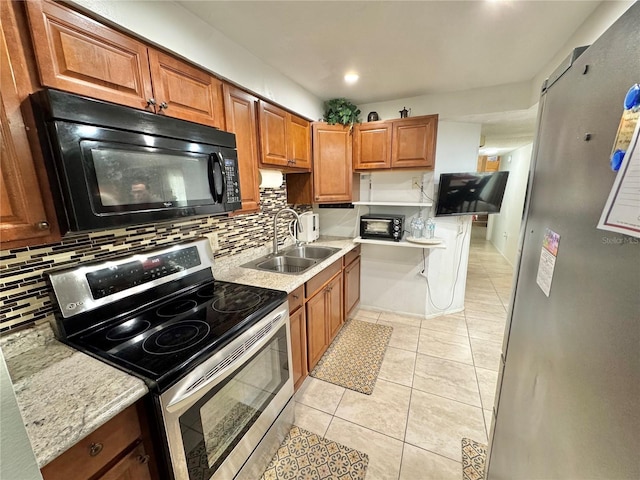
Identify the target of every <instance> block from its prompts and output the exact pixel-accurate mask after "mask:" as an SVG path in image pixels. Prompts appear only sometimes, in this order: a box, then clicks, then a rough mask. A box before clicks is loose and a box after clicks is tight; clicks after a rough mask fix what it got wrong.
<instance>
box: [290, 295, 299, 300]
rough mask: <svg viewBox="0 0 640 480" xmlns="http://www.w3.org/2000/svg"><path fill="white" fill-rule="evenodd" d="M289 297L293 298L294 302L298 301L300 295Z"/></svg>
mask: <svg viewBox="0 0 640 480" xmlns="http://www.w3.org/2000/svg"><path fill="white" fill-rule="evenodd" d="M291 296H292V297H293V298H294V300H298V299H299V298H300V295H291Z"/></svg>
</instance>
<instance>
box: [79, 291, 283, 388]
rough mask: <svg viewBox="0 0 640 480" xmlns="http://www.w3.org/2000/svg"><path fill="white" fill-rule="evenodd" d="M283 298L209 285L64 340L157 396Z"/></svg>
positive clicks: (258, 292)
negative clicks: (138, 379)
mask: <svg viewBox="0 0 640 480" xmlns="http://www.w3.org/2000/svg"><path fill="white" fill-rule="evenodd" d="M286 298H287V294H286V293H285V292H282V291H278V290H269V289H265V288H259V287H252V286H249V285H240V284H236V283H228V282H219V281H210V282H207V283H204V284H202V285H200V286H199V287H197V288H193V289H191V290H189V291H187V292H185V293H183V294H181V295H179V296H177V297H174V298H172V299H170V300H167V301H159V302H157V303H156V304H154V305H153V306H150V307H149V308H147V309H146V310H144V311H143V312H141V313H138V314H137V315H135V316H130V317H125V318H122V319H120V320H119V321H117V322H116V323H109V324H108V325H106V326H102V327H100V328H99V329H97V330H93V331H90V332H84V333H82V334H80V335H77V336H76V337H75V338H69V339H68V340H70V341H71V342H72V343H74V344H76V345H77V346H79V347H80V348H83V349H86V350H88V351H90V352H92V353H94V354H97V355H99V356H100V357H102V358H104V359H106V360H108V361H109V362H111V363H113V364H115V365H117V366H120V367H122V368H124V369H125V370H129V371H131V372H132V373H135V374H137V375H138V376H141V377H143V378H144V379H145V380H147V383H149V385H150V387H152V388H156V389H159V390H160V391H162V390H163V389H165V388H168V387H169V386H170V385H171V384H172V383H173V382H174V381H175V380H176V379H178V378H179V377H180V375H181V372H184V371H185V370H186V369H190V368H193V367H194V366H196V365H197V364H199V363H200V361H202V360H204V359H205V358H206V357H208V356H210V355H211V353H212V352H214V351H215V350H216V349H218V348H221V347H222V346H224V345H225V344H227V343H228V342H229V341H230V340H232V339H233V338H235V336H236V335H237V334H239V333H241V332H242V331H243V330H245V329H247V328H249V327H250V326H251V325H253V324H254V323H255V322H256V321H258V320H260V319H261V318H262V317H264V316H265V315H266V314H267V313H269V312H270V311H271V310H273V309H274V308H276V307H277V306H278V305H280V304H281V303H282V302H283V301H285V300H286Z"/></svg>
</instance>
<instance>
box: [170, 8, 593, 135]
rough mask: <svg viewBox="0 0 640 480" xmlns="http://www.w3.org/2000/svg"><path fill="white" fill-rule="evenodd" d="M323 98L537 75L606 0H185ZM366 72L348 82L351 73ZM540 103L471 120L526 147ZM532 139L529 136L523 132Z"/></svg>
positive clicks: (461, 86) (402, 93)
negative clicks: (524, 108)
mask: <svg viewBox="0 0 640 480" xmlns="http://www.w3.org/2000/svg"><path fill="white" fill-rule="evenodd" d="M178 3H180V4H181V5H183V6H184V8H186V9H188V10H189V11H191V12H192V13H194V14H195V15H197V16H198V17H200V18H201V19H202V20H204V21H205V22H207V23H209V24H210V25H211V26H213V27H215V28H216V29H218V30H219V31H221V32H222V33H224V34H225V35H226V36H227V37H229V38H230V39H232V40H233V41H234V42H236V43H238V44H239V45H241V46H243V47H244V48H246V49H247V50H248V51H250V52H251V53H253V54H254V55H255V56H256V57H258V58H260V59H261V60H262V61H264V62H265V63H267V64H269V65H271V66H272V67H274V68H275V69H276V70H278V71H280V72H281V73H283V74H284V75H286V76H287V77H289V78H291V79H292V80H294V81H295V82H297V83H298V84H300V85H301V86H302V87H304V88H305V89H306V90H308V91H309V92H311V93H312V94H314V95H316V96H317V97H319V98H320V99H322V100H327V99H330V98H336V97H347V98H349V99H350V100H351V101H353V102H354V103H356V104H359V105H360V104H365V103H373V102H379V101H386V100H394V99H400V98H407V97H414V96H420V95H437V94H439V93H450V92H460V91H465V90H469V89H477V88H483V87H492V86H498V85H505V84H511V83H518V82H528V81H531V80H532V79H533V78H534V77H535V76H536V74H538V73H539V72H540V71H541V70H542V69H543V68H544V67H545V66H546V65H547V64H548V63H549V61H551V60H552V58H553V57H554V55H555V54H556V53H557V52H558V51H559V50H560V49H561V47H562V46H563V45H564V44H565V43H566V42H567V41H568V40H569V38H570V37H571V35H572V34H573V33H574V31H575V30H576V29H577V28H578V27H579V26H580V25H581V24H582V23H583V22H584V21H585V19H586V18H587V17H588V16H589V15H590V14H591V13H592V12H593V10H594V9H595V8H596V7H597V6H598V5H599V4H600V3H601V2H599V1H597V2H594V1H524V0H494V1H487V0H475V1H471V0H469V1H179V2H178ZM350 71H355V72H357V73H358V74H359V75H360V80H359V81H358V82H357V83H356V84H355V85H346V84H345V82H344V80H343V77H344V75H345V73H347V72H350ZM535 116H536V109H535V108H533V109H529V110H523V111H519V112H505V113H504V114H492V115H489V116H480V117H476V118H471V117H464V118H465V120H466V121H478V122H479V123H482V124H483V135H485V136H486V138H487V145H489V144H492V146H494V145H495V146H498V145H497V144H498V143H501V142H502V144H504V145H506V144H508V143H509V142H510V141H511V142H512V143H510V144H509V147H511V146H513V145H516V146H515V147H514V148H517V146H521V145H522V144H523V143H522V142H523V141H524V142H525V143H528V142H530V141H531V138H532V137H533V131H534V125H535ZM523 139H526V140H523Z"/></svg>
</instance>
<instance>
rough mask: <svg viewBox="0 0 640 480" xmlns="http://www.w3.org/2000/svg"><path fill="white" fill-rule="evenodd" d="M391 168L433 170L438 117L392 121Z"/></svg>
mask: <svg viewBox="0 0 640 480" xmlns="http://www.w3.org/2000/svg"><path fill="white" fill-rule="evenodd" d="M392 125H393V134H392V137H393V149H392V151H393V153H392V155H391V167H392V168H396V167H421V168H433V166H434V164H435V155H436V131H437V128H438V116H437V115H427V116H423V117H416V118H411V119H406V120H394V121H393V122H392Z"/></svg>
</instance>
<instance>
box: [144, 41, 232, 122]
mask: <svg viewBox="0 0 640 480" xmlns="http://www.w3.org/2000/svg"><path fill="white" fill-rule="evenodd" d="M149 65H150V68H151V78H152V81H153V93H154V99H155V102H156V111H157V112H158V113H160V114H162V115H167V116H169V117H174V118H180V119H182V120H188V121H190V122H196V123H202V124H205V125H211V126H212V127H216V128H220V129H223V130H224V127H225V125H224V113H223V103H222V102H223V99H222V82H221V81H220V80H218V79H217V78H216V77H214V76H213V75H211V74H210V73H207V72H205V71H203V70H200V69H199V68H195V67H193V66H191V65H189V64H188V63H186V62H183V61H182V60H178V59H177V58H174V57H172V56H169V55H166V54H164V53H161V52H159V51H157V50H154V49H151V48H150V49H149Z"/></svg>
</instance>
